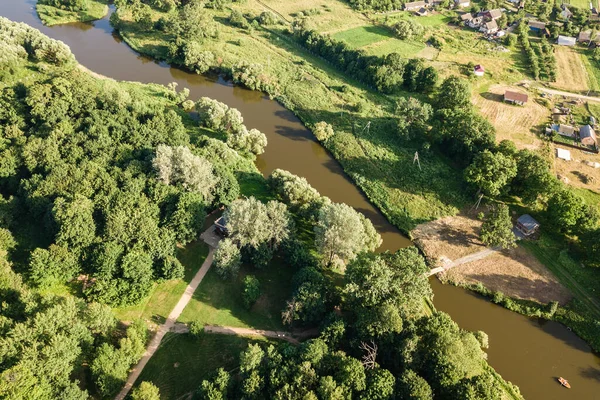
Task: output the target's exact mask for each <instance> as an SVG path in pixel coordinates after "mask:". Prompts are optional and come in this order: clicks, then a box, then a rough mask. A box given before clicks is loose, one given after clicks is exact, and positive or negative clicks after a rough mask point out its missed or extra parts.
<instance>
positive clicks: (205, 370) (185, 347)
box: [136, 333, 265, 399]
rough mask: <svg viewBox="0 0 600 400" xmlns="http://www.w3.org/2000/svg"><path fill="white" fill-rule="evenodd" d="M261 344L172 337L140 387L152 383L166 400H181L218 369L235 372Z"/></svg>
mask: <svg viewBox="0 0 600 400" xmlns="http://www.w3.org/2000/svg"><path fill="white" fill-rule="evenodd" d="M257 341H258V340H252V339H248V338H245V337H239V336H229V335H209V334H205V335H201V337H195V336H193V335H191V334H177V333H168V334H167V335H166V336H165V338H164V339H163V341H162V342H161V344H160V347H159V349H158V351H157V352H156V353H155V354H154V356H153V357H152V358H151V359H150V361H149V362H148V364H147V365H146V367H145V368H144V371H143V372H142V374H141V375H140V377H139V378H138V380H137V381H136V385H139V384H140V383H141V382H143V381H150V382H152V383H154V384H155V385H156V386H157V387H158V388H159V389H160V395H161V398H162V399H179V398H181V397H182V396H184V395H187V394H190V393H192V392H194V391H195V390H196V389H197V388H198V386H199V385H200V384H201V383H202V380H204V379H207V378H210V377H211V376H212V374H213V373H214V372H215V370H216V369H217V368H219V367H222V368H224V369H225V370H227V371H231V370H232V369H233V368H235V367H236V366H237V365H238V363H239V354H240V352H241V351H242V350H244V349H245V348H246V347H247V346H248V343H253V342H257ZM260 342H263V343H264V342H265V341H260Z"/></svg>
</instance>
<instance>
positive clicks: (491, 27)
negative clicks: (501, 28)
mask: <svg viewBox="0 0 600 400" xmlns="http://www.w3.org/2000/svg"><path fill="white" fill-rule="evenodd" d="M479 31H480V32H483V33H485V34H488V35H489V34H491V33H496V32H498V24H497V23H496V21H490V22H486V23H485V24H483V26H482V27H481V28H479Z"/></svg>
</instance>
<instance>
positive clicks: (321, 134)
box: [313, 121, 334, 142]
mask: <svg viewBox="0 0 600 400" xmlns="http://www.w3.org/2000/svg"><path fill="white" fill-rule="evenodd" d="M313 133H314V134H315V137H316V138H317V140H318V141H320V142H326V141H327V140H328V139H329V138H330V137H332V136H333V133H334V132H333V126H331V125H330V124H328V123H327V122H325V121H321V122H317V123H316V124H315V129H313Z"/></svg>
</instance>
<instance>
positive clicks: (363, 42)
mask: <svg viewBox="0 0 600 400" xmlns="http://www.w3.org/2000/svg"><path fill="white" fill-rule="evenodd" d="M391 37H393V33H392V31H391V30H390V29H389V28H387V27H385V26H377V25H365V26H359V27H357V28H353V29H349V30H347V31H342V32H338V33H336V34H334V35H333V38H334V39H337V40H343V41H344V42H346V43H348V45H350V47H352V48H360V47H363V46H367V45H370V44H373V43H377V42H381V41H383V40H386V39H389V38H391Z"/></svg>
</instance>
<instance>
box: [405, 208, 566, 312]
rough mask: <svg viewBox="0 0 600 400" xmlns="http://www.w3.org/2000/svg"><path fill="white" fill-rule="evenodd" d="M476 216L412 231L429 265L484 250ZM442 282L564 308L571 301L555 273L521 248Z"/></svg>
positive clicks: (452, 272) (459, 268)
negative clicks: (471, 285)
mask: <svg viewBox="0 0 600 400" xmlns="http://www.w3.org/2000/svg"><path fill="white" fill-rule="evenodd" d="M479 211H481V209H480V210H479ZM475 213H476V212H475V211H474V212H470V213H465V214H462V215H457V216H454V217H445V218H442V219H439V220H437V221H432V222H428V223H425V224H421V225H419V226H417V227H416V228H415V229H414V230H413V231H412V236H413V237H414V238H415V243H417V244H418V246H419V247H420V248H421V249H422V250H423V252H424V253H425V254H426V256H427V258H428V259H429V260H430V262H435V263H437V264H438V265H442V263H443V262H444V260H448V259H449V260H452V261H455V260H457V259H459V258H462V257H465V256H467V255H470V254H474V253H477V252H479V251H482V250H484V249H485V246H484V245H483V243H481V241H480V240H479V230H480V228H481V221H479V220H477V219H475V218H474V214H475ZM441 278H442V279H448V280H451V281H454V282H456V283H459V284H460V283H482V284H483V285H484V286H486V287H487V288H488V289H491V290H495V291H498V290H499V291H502V292H503V293H505V294H507V295H509V296H511V297H518V298H522V299H528V300H536V301H539V302H541V303H547V302H549V301H551V300H556V301H560V302H562V303H563V304H564V302H566V301H567V300H568V299H569V295H568V292H567V290H566V289H565V288H564V287H563V286H562V285H560V284H559V283H558V282H557V280H556V279H555V278H554V276H553V275H552V273H551V272H550V271H548V270H547V269H546V268H545V267H544V266H543V265H542V264H541V263H540V262H539V261H538V260H537V259H536V258H535V257H534V256H532V255H531V254H529V253H528V252H527V251H526V250H525V249H523V248H522V247H520V246H519V247H517V248H516V249H513V250H510V251H506V252H502V253H497V254H493V255H490V256H488V257H486V258H483V259H481V260H477V261H473V262H470V263H466V264H463V265H459V266H457V267H454V268H452V269H450V270H449V271H448V272H447V273H446V274H445V275H444V276H441Z"/></svg>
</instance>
